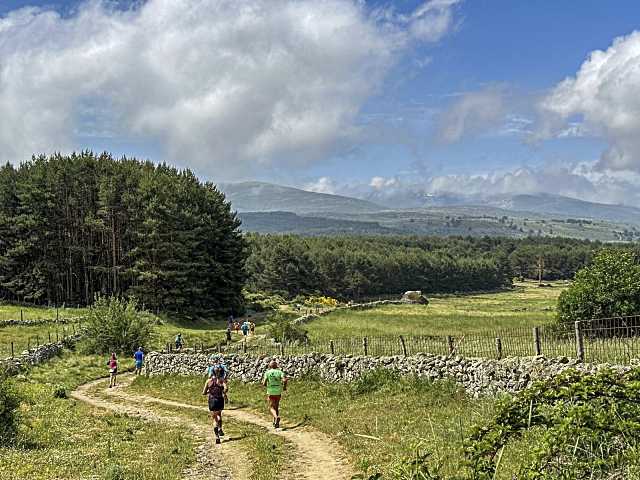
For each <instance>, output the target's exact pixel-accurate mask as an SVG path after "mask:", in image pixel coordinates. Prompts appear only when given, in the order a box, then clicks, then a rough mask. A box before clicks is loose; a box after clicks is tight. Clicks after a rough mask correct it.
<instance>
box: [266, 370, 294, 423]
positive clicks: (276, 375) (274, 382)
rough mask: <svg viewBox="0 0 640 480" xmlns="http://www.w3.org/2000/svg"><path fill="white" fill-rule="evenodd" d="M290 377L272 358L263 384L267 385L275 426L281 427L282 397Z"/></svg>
mask: <svg viewBox="0 0 640 480" xmlns="http://www.w3.org/2000/svg"><path fill="white" fill-rule="evenodd" d="M288 381H289V379H288V378H287V377H285V376H284V372H283V371H282V370H280V369H279V368H278V362H276V361H275V360H271V363H269V370H267V371H266V372H264V377H263V378H262V385H264V386H265V387H267V398H268V400H269V411H270V412H271V415H272V416H273V427H274V428H280V398H281V397H282V392H283V391H285V390H286V389H287V382H288Z"/></svg>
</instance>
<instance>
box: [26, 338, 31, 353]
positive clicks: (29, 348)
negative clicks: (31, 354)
mask: <svg viewBox="0 0 640 480" xmlns="http://www.w3.org/2000/svg"><path fill="white" fill-rule="evenodd" d="M27 350H31V337H28V338H27Z"/></svg>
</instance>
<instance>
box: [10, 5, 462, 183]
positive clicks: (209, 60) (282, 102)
mask: <svg viewBox="0 0 640 480" xmlns="http://www.w3.org/2000/svg"><path fill="white" fill-rule="evenodd" d="M456 3H458V2H457V1H453V0H449V1H444V0H432V1H430V2H426V3H425V4H424V5H422V6H421V7H420V8H419V9H418V10H416V11H415V12H414V13H413V14H412V15H411V18H409V19H406V20H405V19H399V18H397V17H393V18H389V19H387V20H384V21H382V20H381V19H380V18H379V17H378V16H376V15H373V14H372V12H369V11H367V8H366V6H365V5H364V4H363V3H362V2H358V1H355V0H296V1H293V0H269V1H263V0H147V1H146V2H140V3H138V2H136V4H135V5H136V6H135V7H134V8H132V9H130V10H125V11H123V10H118V9H114V8H112V7H111V6H110V5H111V4H110V3H109V2H107V1H106V0H105V1H100V0H93V1H89V2H87V3H84V4H82V5H81V6H80V7H79V8H78V10H77V11H76V12H75V13H74V14H72V15H70V16H64V17H63V16H61V15H59V14H58V13H56V12H54V11H49V10H41V9H35V8H27V9H21V10H17V11H14V12H11V13H9V14H8V15H6V16H4V17H0V111H2V116H3V118H2V121H1V123H0V159H1V160H11V161H17V160H22V159H25V158H29V157H30V156H31V154H32V153H36V152H51V151H54V150H63V151H66V150H69V149H72V148H78V147H80V148H82V147H84V146H85V145H78V144H77V137H78V136H80V137H88V136H91V135H101V136H114V137H123V136H127V137H132V136H133V137H136V138H141V139H146V140H149V141H154V142H157V144H158V145H160V146H161V147H162V148H163V149H164V151H165V154H166V155H167V157H168V158H169V160H173V161H178V162H179V163H181V164H183V165H189V166H192V167H195V168H197V169H198V170H199V171H201V172H204V173H208V174H213V175H215V176H216V178H233V177H234V176H239V175H243V174H246V173H250V172H251V171H252V168H254V167H255V165H257V164H259V165H265V166H271V165H277V166H282V165H296V164H298V165H304V164H307V163H308V162H312V161H314V160H317V159H320V158H322V157H323V156H324V155H326V154H327V153H328V152H331V151H332V149H335V148H338V147H339V146H340V145H343V144H345V143H346V144H349V143H350V142H352V141H353V139H354V137H356V136H357V133H358V132H357V127H356V122H355V119H356V116H357V114H358V112H359V110H360V108H361V107H362V105H363V104H364V103H365V101H366V100H367V99H368V98H370V97H371V96H372V95H374V94H375V93H376V91H377V90H378V89H379V87H380V85H381V83H382V80H383V78H384V77H385V75H386V74H387V73H388V72H389V70H390V68H391V67H392V66H393V65H394V62H395V61H396V59H397V57H398V55H400V54H401V53H402V52H403V51H404V50H405V49H407V48H409V47H410V46H411V45H412V44H413V42H415V41H417V39H419V40H421V41H434V40H437V39H438V38H441V37H442V35H444V34H445V33H446V32H447V31H448V29H450V28H451V26H452V24H453V23H452V22H453V20H452V13H451V8H453V6H454V5H455V4H456ZM431 23H433V26H432V27H430V25H431ZM430 28H432V30H429V29H430Z"/></svg>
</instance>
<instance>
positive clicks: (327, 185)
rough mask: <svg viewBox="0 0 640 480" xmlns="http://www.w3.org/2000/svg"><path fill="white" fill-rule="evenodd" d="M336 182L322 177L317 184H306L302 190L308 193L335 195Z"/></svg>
mask: <svg viewBox="0 0 640 480" xmlns="http://www.w3.org/2000/svg"><path fill="white" fill-rule="evenodd" d="M337 188H338V187H337V185H336V182H335V181H334V180H333V179H331V178H329V177H320V178H319V179H318V180H316V181H315V182H311V183H307V184H305V185H304V186H303V187H302V189H303V190H307V191H308V192H316V193H330V194H334V193H336V190H337Z"/></svg>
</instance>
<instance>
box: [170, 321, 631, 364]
mask: <svg viewBox="0 0 640 480" xmlns="http://www.w3.org/2000/svg"><path fill="white" fill-rule="evenodd" d="M195 350H196V351H197V350H198V349H197V348H196V349H195ZM200 350H202V351H207V352H212V351H219V352H222V353H226V354H240V353H247V354H252V355H304V354H310V353H323V354H333V355H355V356H360V355H364V356H393V355H415V354H418V353H427V354H434V355H443V356H455V355H460V356H464V357H479V358H488V359H501V358H505V357H528V356H535V355H544V356H546V357H569V358H578V359H580V360H582V361H585V362H590V363H615V364H629V363H632V362H633V361H634V359H636V358H638V357H640V315H636V316H628V317H615V318H606V319H596V320H586V321H580V322H575V323H572V324H568V325H564V326H556V325H553V326H550V325H545V326H539V327H534V328H527V327H516V328H510V329H504V330H500V331H493V332H482V333H473V334H466V335H456V336H453V335H410V336H404V335H400V336H368V337H342V338H328V339H323V340H314V341H307V342H295V343H293V342H273V341H266V340H265V341H257V340H254V339H250V341H248V342H247V341H243V342H235V343H228V344H222V343H221V344H218V345H212V346H208V347H206V346H204V345H201V346H200ZM167 351H172V348H171V346H170V345H167Z"/></svg>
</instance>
